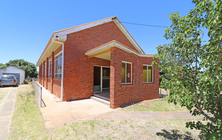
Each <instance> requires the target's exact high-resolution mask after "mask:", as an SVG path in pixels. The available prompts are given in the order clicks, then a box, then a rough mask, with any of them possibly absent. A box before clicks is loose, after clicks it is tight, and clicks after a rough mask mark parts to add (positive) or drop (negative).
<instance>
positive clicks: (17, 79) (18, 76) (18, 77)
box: [2, 73, 20, 84]
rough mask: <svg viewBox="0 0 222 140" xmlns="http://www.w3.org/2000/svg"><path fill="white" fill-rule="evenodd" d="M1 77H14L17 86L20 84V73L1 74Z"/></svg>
mask: <svg viewBox="0 0 222 140" xmlns="http://www.w3.org/2000/svg"><path fill="white" fill-rule="evenodd" d="M2 75H15V77H16V82H17V84H20V73H3V74H2Z"/></svg>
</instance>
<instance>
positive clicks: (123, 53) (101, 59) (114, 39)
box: [36, 17, 159, 108]
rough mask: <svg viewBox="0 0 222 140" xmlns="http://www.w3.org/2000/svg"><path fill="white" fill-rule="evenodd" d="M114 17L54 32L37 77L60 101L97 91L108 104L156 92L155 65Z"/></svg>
mask: <svg viewBox="0 0 222 140" xmlns="http://www.w3.org/2000/svg"><path fill="white" fill-rule="evenodd" d="M152 61H153V55H152V54H145V53H144V51H143V50H142V48H141V47H140V46H139V45H138V44H137V42H136V41H135V40H134V39H133V37H132V36H131V35H130V34H129V32H128V31H127V30H126V28H125V27H124V26H123V25H122V23H121V22H120V20H119V19H118V18H117V17H110V18H106V19H103V20H99V21H95V22H91V23H88V24H84V25H80V26H76V27H72V28H68V29H65V30H61V31H57V32H54V33H53V34H52V36H51V38H50V40H49V42H48V44H47V46H46V47H45V49H44V51H43V53H42V55H41V56H40V58H39V60H38V62H37V64H36V66H38V67H39V83H40V84H41V85H42V86H43V87H45V88H46V89H48V90H49V91H50V92H51V93H52V94H55V95H56V96H57V97H59V98H60V100H62V101H70V100H78V99H85V98H90V97H91V96H97V97H101V98H103V97H104V98H103V99H106V100H108V101H109V102H110V107H111V108H117V107H120V106H124V105H128V104H131V103H134V102H138V101H142V100H148V99H155V98H158V97H159V71H158V70H157V69H155V68H152V66H151V63H152Z"/></svg>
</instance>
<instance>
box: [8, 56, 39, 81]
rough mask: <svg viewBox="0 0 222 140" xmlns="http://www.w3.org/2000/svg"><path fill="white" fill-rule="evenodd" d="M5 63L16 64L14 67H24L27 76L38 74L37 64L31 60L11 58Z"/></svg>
mask: <svg viewBox="0 0 222 140" xmlns="http://www.w3.org/2000/svg"><path fill="white" fill-rule="evenodd" d="M5 65H6V66H14V67H17V68H20V69H23V70H24V71H25V78H26V77H28V76H29V77H35V78H36V77H37V75H38V72H37V69H36V67H35V65H34V64H33V63H30V62H28V61H25V60H23V59H16V60H10V61H9V62H8V63H6V64H5Z"/></svg>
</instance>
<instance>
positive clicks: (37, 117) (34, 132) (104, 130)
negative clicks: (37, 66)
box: [9, 85, 199, 140]
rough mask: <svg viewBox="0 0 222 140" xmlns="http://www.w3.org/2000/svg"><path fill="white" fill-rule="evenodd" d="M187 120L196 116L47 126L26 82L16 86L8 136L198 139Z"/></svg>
mask: <svg viewBox="0 0 222 140" xmlns="http://www.w3.org/2000/svg"><path fill="white" fill-rule="evenodd" d="M186 121H196V120H167V119H165V120H158V119H156V120H89V121H82V122H76V123H72V124H69V125H64V126H61V127H58V128H55V129H50V130H46V129H45V127H44V120H43V118H42V116H41V112H40V111H39V108H38V106H37V104H36V102H35V96H34V92H33V87H32V86H31V85H25V86H20V87H19V89H18V93H17V96H16V103H15V110H14V114H13V119H12V124H11V132H10V137H9V139H13V140H18V139H30V140H32V139H34V140H36V139H53V140H54V139H55V140H56V139H165V138H168V137H169V138H171V139H184V138H194V139H199V138H198V134H199V131H197V130H190V129H188V128H185V122H186Z"/></svg>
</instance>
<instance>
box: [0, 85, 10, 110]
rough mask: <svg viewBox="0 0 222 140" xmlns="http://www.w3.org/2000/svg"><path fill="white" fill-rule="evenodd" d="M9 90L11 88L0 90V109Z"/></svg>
mask: <svg viewBox="0 0 222 140" xmlns="http://www.w3.org/2000/svg"><path fill="white" fill-rule="evenodd" d="M10 89H11V88H3V89H0V108H1V107H2V105H3V104H4V102H5V99H6V98H7V97H8V95H9V91H10Z"/></svg>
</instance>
